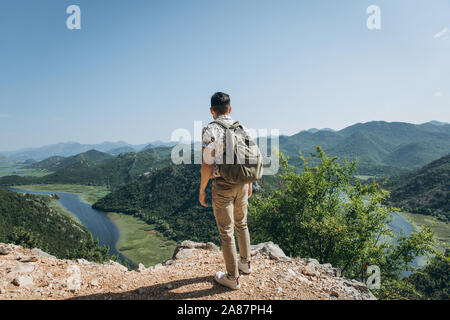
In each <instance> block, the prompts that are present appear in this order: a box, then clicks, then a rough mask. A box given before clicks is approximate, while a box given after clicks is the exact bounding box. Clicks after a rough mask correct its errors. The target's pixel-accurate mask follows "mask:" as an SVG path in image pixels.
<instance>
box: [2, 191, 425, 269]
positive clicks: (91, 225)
mask: <svg viewBox="0 0 450 320" xmlns="http://www.w3.org/2000/svg"><path fill="white" fill-rule="evenodd" d="M10 190H11V191H15V192H21V193H31V194H57V195H58V196H59V203H60V204H61V205H62V207H63V208H64V209H66V210H67V211H69V212H71V213H72V214H74V215H75V216H76V217H77V218H78V219H79V220H80V222H81V223H82V224H83V225H84V226H85V227H86V228H87V229H88V230H89V231H90V232H91V233H92V235H93V237H94V239H99V243H100V245H106V246H107V247H109V248H110V250H109V252H110V254H113V255H118V256H119V258H120V260H122V261H127V262H128V263H129V264H130V266H131V267H133V268H134V267H135V264H134V263H133V262H132V261H131V260H129V259H127V258H126V257H125V256H123V255H122V254H121V253H120V252H119V251H117V249H116V245H117V242H118V241H119V236H120V233H119V229H118V228H117V226H116V224H115V223H114V222H113V221H112V220H111V219H110V218H109V217H108V216H107V215H106V214H105V213H104V212H102V211H99V210H95V209H93V208H92V206H91V205H90V204H89V203H86V202H84V201H82V200H81V199H80V197H79V196H78V195H76V194H73V193H64V192H47V191H33V190H23V189H15V188H11V189H10ZM389 227H390V228H391V230H392V231H393V232H394V233H395V234H396V235H398V234H400V231H401V232H402V233H403V234H404V235H406V236H407V235H409V234H410V233H411V232H413V231H414V227H413V226H412V225H411V223H410V222H409V221H408V220H407V219H406V218H404V217H403V216H401V215H399V214H397V213H393V219H392V222H391V223H390V224H389ZM424 262H425V261H424V259H423V257H417V258H416V259H414V261H413V262H412V263H411V265H412V266H414V267H417V266H421V265H423V264H424ZM409 274H410V272H402V276H407V275H409Z"/></svg>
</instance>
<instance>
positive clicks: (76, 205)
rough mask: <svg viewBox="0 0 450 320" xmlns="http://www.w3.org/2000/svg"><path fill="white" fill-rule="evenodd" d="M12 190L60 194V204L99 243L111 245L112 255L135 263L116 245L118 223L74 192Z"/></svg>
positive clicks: (129, 262)
mask: <svg viewBox="0 0 450 320" xmlns="http://www.w3.org/2000/svg"><path fill="white" fill-rule="evenodd" d="M10 190H11V191H14V192H19V193H30V194H46V195H50V194H57V195H58V196H59V200H58V201H59V203H60V205H61V206H62V207H63V208H64V209H65V210H66V211H69V212H71V213H72V214H73V215H75V216H76V217H77V218H78V220H80V222H81V223H82V224H83V225H84V226H85V227H86V228H87V229H88V230H89V231H90V232H91V233H92V236H93V237H94V239H98V240H99V244H100V245H102V246H107V247H109V248H110V249H109V253H110V254H111V255H118V256H119V259H120V260H122V261H127V262H128V264H129V265H130V267H134V266H135V264H134V263H133V262H132V261H130V260H129V259H127V258H126V257H125V256H123V255H122V254H121V253H120V252H119V251H118V250H117V249H116V245H117V242H118V241H119V237H120V232H119V229H118V228H117V226H116V224H115V223H114V222H113V221H112V220H111V219H110V218H109V217H108V216H107V215H106V214H105V213H104V212H102V211H99V210H95V209H93V208H92V206H91V205H90V204H89V203H87V202H84V201H83V200H81V199H80V197H79V196H78V195H76V194H73V193H65V192H47V191H34V190H23V189H16V188H10Z"/></svg>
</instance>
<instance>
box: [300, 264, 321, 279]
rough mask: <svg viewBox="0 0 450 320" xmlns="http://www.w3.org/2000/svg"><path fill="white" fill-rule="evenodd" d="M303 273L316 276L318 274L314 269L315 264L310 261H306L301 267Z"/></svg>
mask: <svg viewBox="0 0 450 320" xmlns="http://www.w3.org/2000/svg"><path fill="white" fill-rule="evenodd" d="M303 273H304V274H306V275H308V276H311V277H316V276H317V275H318V272H317V271H316V264H315V263H312V262H310V263H308V264H307V265H306V266H305V269H303Z"/></svg>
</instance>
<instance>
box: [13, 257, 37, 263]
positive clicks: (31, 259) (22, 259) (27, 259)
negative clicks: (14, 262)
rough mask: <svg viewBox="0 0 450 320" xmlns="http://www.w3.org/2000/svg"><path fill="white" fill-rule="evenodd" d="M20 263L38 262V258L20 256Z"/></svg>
mask: <svg viewBox="0 0 450 320" xmlns="http://www.w3.org/2000/svg"><path fill="white" fill-rule="evenodd" d="M18 260H19V261H20V262H36V261H38V257H36V256H20V257H19V259H18Z"/></svg>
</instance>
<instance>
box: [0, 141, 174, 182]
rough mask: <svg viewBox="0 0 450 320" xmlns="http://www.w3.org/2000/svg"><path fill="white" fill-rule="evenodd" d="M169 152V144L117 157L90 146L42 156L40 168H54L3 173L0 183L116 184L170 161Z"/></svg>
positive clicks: (166, 164) (130, 179) (165, 164)
mask: <svg viewBox="0 0 450 320" xmlns="http://www.w3.org/2000/svg"><path fill="white" fill-rule="evenodd" d="M170 155H171V148H166V147H158V148H153V149H147V150H144V151H141V152H137V153H122V154H120V155H119V156H117V157H114V156H111V155H109V154H106V153H103V152H99V151H96V150H91V151H88V152H86V153H82V154H79V155H76V156H73V157H69V158H64V159H62V160H60V161H52V159H47V160H48V161H47V160H44V161H43V163H41V166H42V168H45V169H47V170H50V169H51V168H52V169H56V171H55V172H53V173H51V174H48V175H46V176H44V177H19V176H6V177H2V178H0V185H3V186H10V185H24V184H55V183H62V184H84V185H102V186H109V187H116V186H119V185H122V184H124V183H128V182H130V181H132V180H133V179H135V178H137V177H139V176H140V175H143V174H149V173H151V172H153V171H155V170H157V169H160V168H162V167H165V166H168V165H170V163H171V162H170ZM53 160H55V159H54V158H53ZM56 160H58V159H56Z"/></svg>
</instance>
